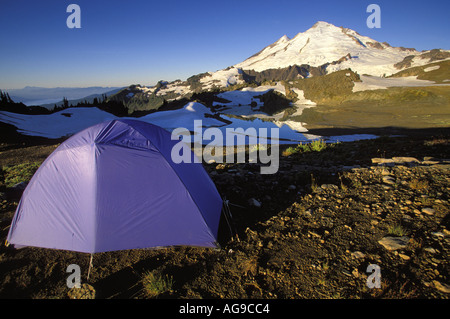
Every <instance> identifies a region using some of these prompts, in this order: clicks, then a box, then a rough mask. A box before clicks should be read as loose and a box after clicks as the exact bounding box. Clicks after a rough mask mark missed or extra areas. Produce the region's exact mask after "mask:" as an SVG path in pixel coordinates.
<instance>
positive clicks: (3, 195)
mask: <svg viewBox="0 0 450 319" xmlns="http://www.w3.org/2000/svg"><path fill="white" fill-rule="evenodd" d="M6 199H7V198H6V193H3V192H0V203H1V202H3V201H4V200H6Z"/></svg>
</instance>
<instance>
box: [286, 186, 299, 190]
mask: <svg viewBox="0 0 450 319" xmlns="http://www.w3.org/2000/svg"><path fill="white" fill-rule="evenodd" d="M296 188H297V187H296V186H295V185H289V187H288V189H290V190H295V189H296Z"/></svg>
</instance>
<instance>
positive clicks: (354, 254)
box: [352, 251, 366, 259]
mask: <svg viewBox="0 0 450 319" xmlns="http://www.w3.org/2000/svg"><path fill="white" fill-rule="evenodd" d="M364 257H366V254H364V253H362V252H360V251H354V252H352V258H356V259H360V258H364Z"/></svg>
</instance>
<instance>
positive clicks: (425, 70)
mask: <svg viewBox="0 0 450 319" xmlns="http://www.w3.org/2000/svg"><path fill="white" fill-rule="evenodd" d="M440 67H441V66H440V65H435V66H430V67H428V68H425V69H423V71H424V72H430V71H434V70H438V69H439V68H440Z"/></svg>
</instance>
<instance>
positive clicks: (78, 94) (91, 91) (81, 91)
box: [3, 86, 120, 106]
mask: <svg viewBox="0 0 450 319" xmlns="http://www.w3.org/2000/svg"><path fill="white" fill-rule="evenodd" d="M116 89H120V88H118V87H100V86H91V87H55V88H44V87H36V86H26V87H24V88H23V89H10V90H3V92H7V93H8V94H9V96H10V97H11V99H13V100H14V101H15V102H22V103H24V104H26V105H42V104H52V105H53V106H54V104H55V103H56V102H57V101H62V100H63V98H64V97H65V98H67V99H68V100H77V99H82V98H84V97H88V96H92V95H99V96H101V94H103V93H107V92H110V91H113V90H116ZM50 101H51V102H52V103H51V102H50Z"/></svg>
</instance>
